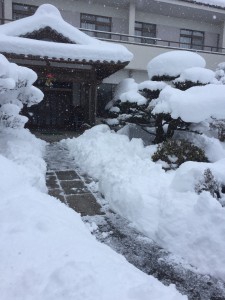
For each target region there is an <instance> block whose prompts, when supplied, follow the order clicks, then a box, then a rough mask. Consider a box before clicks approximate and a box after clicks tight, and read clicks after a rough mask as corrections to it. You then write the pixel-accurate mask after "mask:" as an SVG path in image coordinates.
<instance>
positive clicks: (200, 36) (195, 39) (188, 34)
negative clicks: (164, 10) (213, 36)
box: [180, 29, 204, 50]
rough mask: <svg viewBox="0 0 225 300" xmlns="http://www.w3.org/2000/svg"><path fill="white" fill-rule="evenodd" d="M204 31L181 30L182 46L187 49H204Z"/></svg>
mask: <svg viewBox="0 0 225 300" xmlns="http://www.w3.org/2000/svg"><path fill="white" fill-rule="evenodd" d="M203 46H204V32H203V31H196V30H188V29H181V30H180V47H182V48H187V49H196V50H203Z"/></svg>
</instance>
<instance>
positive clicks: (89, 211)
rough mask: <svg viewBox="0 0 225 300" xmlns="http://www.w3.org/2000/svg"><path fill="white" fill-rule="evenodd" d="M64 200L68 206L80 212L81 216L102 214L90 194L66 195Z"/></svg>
mask: <svg viewBox="0 0 225 300" xmlns="http://www.w3.org/2000/svg"><path fill="white" fill-rule="evenodd" d="M66 202H67V204H68V206H69V207H70V208H72V209H74V210H75V211H76V212H78V213H80V214H81V216H87V215H88V216H95V215H104V213H103V212H101V206H100V205H99V204H98V203H97V202H96V199H95V198H94V196H93V195H92V194H80V195H71V196H66Z"/></svg>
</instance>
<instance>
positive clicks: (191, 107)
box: [152, 84, 225, 123]
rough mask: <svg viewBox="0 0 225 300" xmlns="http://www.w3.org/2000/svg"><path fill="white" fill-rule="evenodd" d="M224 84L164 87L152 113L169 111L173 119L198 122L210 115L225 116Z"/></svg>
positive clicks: (219, 117)
mask: <svg viewBox="0 0 225 300" xmlns="http://www.w3.org/2000/svg"><path fill="white" fill-rule="evenodd" d="M224 94H225V86H223V85H216V84H209V85H206V86H198V87H192V88H190V89H188V90H186V91H180V90H177V89H174V88H172V87H166V88H165V89H164V90H163V91H162V92H161V93H160V96H159V98H158V99H156V100H155V101H154V102H153V103H152V106H154V109H153V111H152V113H153V114H159V113H169V114H170V115H171V117H172V118H173V119H177V118H179V117H180V118H181V119H182V120H183V121H185V122H193V123H198V122H202V121H205V120H206V119H208V118H210V117H214V118H217V119H222V118H225V101H224Z"/></svg>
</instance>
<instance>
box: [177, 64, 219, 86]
mask: <svg viewBox="0 0 225 300" xmlns="http://www.w3.org/2000/svg"><path fill="white" fill-rule="evenodd" d="M214 78H215V72H213V71H212V70H209V69H205V68H199V67H194V68H189V69H186V70H184V71H183V72H182V73H181V75H180V76H179V77H178V78H177V79H175V80H174V81H173V82H174V83H176V82H184V81H191V82H195V83H201V84H208V83H212V82H213V80H214Z"/></svg>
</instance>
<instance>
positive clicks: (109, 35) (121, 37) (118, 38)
mask: <svg viewBox="0 0 225 300" xmlns="http://www.w3.org/2000/svg"><path fill="white" fill-rule="evenodd" d="M11 21H13V20H11V19H1V18H0V24H5V23H8V22H11ZM79 29H80V30H81V31H83V32H85V33H87V34H89V35H91V36H93V37H97V38H98V39H100V40H105V41H115V42H120V43H126V44H134V45H141V46H149V47H165V48H172V49H187V50H194V51H200V52H209V53H214V54H223V55H224V54H225V48H222V47H217V46H209V45H197V44H189V43H184V42H182V43H181V42H176V41H170V40H164V39H161V38H154V37H147V36H137V35H128V34H124V33H117V32H108V31H99V30H92V29H85V28H79Z"/></svg>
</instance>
